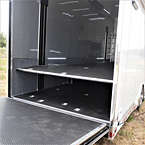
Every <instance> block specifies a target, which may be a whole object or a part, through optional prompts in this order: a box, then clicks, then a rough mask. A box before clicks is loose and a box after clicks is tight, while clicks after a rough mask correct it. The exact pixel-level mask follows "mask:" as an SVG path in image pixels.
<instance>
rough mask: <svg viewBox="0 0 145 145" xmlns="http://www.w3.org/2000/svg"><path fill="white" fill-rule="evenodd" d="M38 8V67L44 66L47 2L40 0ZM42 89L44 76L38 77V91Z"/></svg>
mask: <svg viewBox="0 0 145 145" xmlns="http://www.w3.org/2000/svg"><path fill="white" fill-rule="evenodd" d="M39 3H40V7H39V11H40V12H39V29H38V30H39V40H38V41H39V42H38V49H39V51H38V61H39V65H45V42H46V23H47V22H46V21H47V7H48V0H40V1H39ZM43 88H44V75H38V90H42V89H43Z"/></svg>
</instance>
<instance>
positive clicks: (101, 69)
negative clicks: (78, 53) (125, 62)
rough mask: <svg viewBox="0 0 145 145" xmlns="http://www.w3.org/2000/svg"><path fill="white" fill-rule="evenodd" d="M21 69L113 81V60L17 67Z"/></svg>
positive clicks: (60, 75)
mask: <svg viewBox="0 0 145 145" xmlns="http://www.w3.org/2000/svg"><path fill="white" fill-rule="evenodd" d="M17 70H19V71H23V72H29V73H37V74H44V75H53V76H59V77H66V78H74V79H81V80H89V81H97V82H106V83H113V70H114V63H113V62H100V63H91V64H90V63H88V64H70V65H48V66H44V65H40V66H32V67H27V68H17Z"/></svg>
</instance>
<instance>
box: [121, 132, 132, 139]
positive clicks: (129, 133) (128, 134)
mask: <svg viewBox="0 0 145 145" xmlns="http://www.w3.org/2000/svg"><path fill="white" fill-rule="evenodd" d="M119 134H120V136H124V137H125V136H126V137H129V138H133V137H134V133H133V132H127V131H122V130H121V131H120V133H119Z"/></svg>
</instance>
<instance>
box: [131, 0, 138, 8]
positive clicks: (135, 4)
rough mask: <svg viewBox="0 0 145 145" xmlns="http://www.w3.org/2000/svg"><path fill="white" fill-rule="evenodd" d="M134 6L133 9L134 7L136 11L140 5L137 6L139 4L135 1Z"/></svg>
mask: <svg viewBox="0 0 145 145" xmlns="http://www.w3.org/2000/svg"><path fill="white" fill-rule="evenodd" d="M132 5H133V7H134V9H135V10H137V9H138V5H137V3H136V2H135V1H134V0H133V1H132Z"/></svg>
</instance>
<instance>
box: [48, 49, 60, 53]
mask: <svg viewBox="0 0 145 145" xmlns="http://www.w3.org/2000/svg"><path fill="white" fill-rule="evenodd" d="M49 52H52V53H61V52H59V51H55V50H49Z"/></svg>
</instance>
